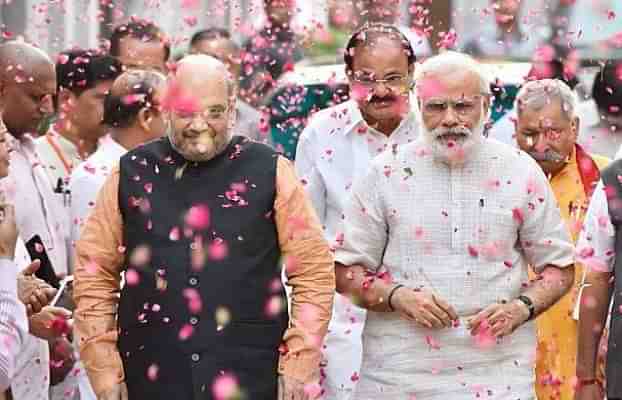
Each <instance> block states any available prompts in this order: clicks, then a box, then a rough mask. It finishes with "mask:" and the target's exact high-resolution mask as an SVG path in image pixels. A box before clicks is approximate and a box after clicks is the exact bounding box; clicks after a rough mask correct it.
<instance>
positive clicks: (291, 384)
mask: <svg viewBox="0 0 622 400" xmlns="http://www.w3.org/2000/svg"><path fill="white" fill-rule="evenodd" d="M313 387H314V385H313V384H309V385H306V384H304V383H302V382H301V381H299V380H297V379H294V378H291V377H288V376H284V375H279V393H278V396H277V400H314V399H317V398H319V395H320V393H318V392H319V391H316V390H314V388H313Z"/></svg>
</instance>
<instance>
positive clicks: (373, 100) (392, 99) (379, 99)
mask: <svg viewBox="0 0 622 400" xmlns="http://www.w3.org/2000/svg"><path fill="white" fill-rule="evenodd" d="M396 100H397V98H396V97H395V96H386V97H377V96H372V97H371V99H369V103H370V104H377V103H383V102H391V103H394V102H395V101H396Z"/></svg>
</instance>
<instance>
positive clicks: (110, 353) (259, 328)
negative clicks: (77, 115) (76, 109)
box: [75, 55, 335, 400]
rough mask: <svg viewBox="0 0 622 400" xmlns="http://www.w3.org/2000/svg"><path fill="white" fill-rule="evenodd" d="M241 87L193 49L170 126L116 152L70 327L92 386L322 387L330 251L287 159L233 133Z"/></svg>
mask: <svg viewBox="0 0 622 400" xmlns="http://www.w3.org/2000/svg"><path fill="white" fill-rule="evenodd" d="M235 96H236V93H235V84H234V82H233V81H232V80H231V79H230V74H229V73H228V72H227V67H226V66H225V65H224V64H222V63H221V62H220V61H218V60H216V59H214V58H212V57H209V56H205V55H192V56H188V57H186V58H184V59H183V60H182V61H181V62H180V63H179V64H178V66H177V69H176V72H175V74H174V75H173V76H172V78H171V83H170V86H169V89H168V92H167V96H166V99H165V101H164V105H165V106H166V107H167V109H168V110H169V114H170V115H169V118H170V129H169V131H168V135H167V137H166V138H163V139H161V140H157V141H155V142H151V143H149V144H147V145H144V146H141V147H138V148H137V149H135V150H133V151H130V152H129V153H128V154H126V155H125V156H123V157H122V158H121V163H120V167H119V168H118V169H115V170H114V171H113V172H112V174H111V175H110V177H109V178H108V179H107V181H106V183H105V184H104V186H103V188H102V189H101V191H100V194H99V197H98V200H97V204H96V206H95V209H94V210H93V212H92V214H91V216H90V217H89V219H88V220H87V222H86V224H85V226H84V229H83V231H82V236H81V238H80V240H79V241H78V243H77V246H76V251H77V255H78V261H77V266H76V274H75V275H76V283H75V300H76V303H77V307H78V308H77V311H76V331H77V334H78V335H79V337H80V341H81V356H82V359H83V360H84V363H85V366H86V368H87V371H88V373H89V376H90V379H91V383H92V384H93V386H94V389H95V393H96V394H97V395H98V396H99V398H102V399H115V400H117V399H125V398H127V395H128V394H129V398H131V399H155V400H158V399H162V400H164V399H170V398H177V399H180V400H181V399H183V400H190V399H197V400H198V399H212V398H226V397H228V396H233V395H238V396H239V395H243V396H244V397H246V398H249V399H274V398H276V397H277V392H278V396H279V397H278V398H279V399H309V398H312V394H314V392H313V390H312V389H314V387H311V386H306V385H307V384H311V383H312V382H313V381H314V380H315V379H317V378H318V377H319V362H320V350H319V349H320V346H321V343H322V340H323V338H324V335H325V333H326V328H327V325H328V321H329V319H330V315H331V311H330V310H331V307H332V300H333V294H334V284H335V281H334V269H333V263H332V256H331V254H330V251H329V247H328V245H327V244H326V242H325V240H324V238H323V237H322V231H321V228H320V226H319V223H318V221H317V217H316V216H315V213H314V211H313V208H312V205H311V204H310V202H309V201H308V200H307V198H306V196H305V193H304V188H303V187H302V185H301V184H300V183H299V182H298V180H297V178H296V175H295V172H294V170H293V168H292V167H291V166H290V164H288V162H287V161H286V160H285V159H283V158H282V157H279V156H278V155H277V154H276V153H275V152H274V151H273V150H271V149H270V148H269V147H267V146H265V145H263V144H260V143H256V142H252V141H249V140H248V139H246V138H242V137H233V136H232V134H231V132H232V125H233V118H234V113H233V112H232V110H233V109H234V108H235ZM119 249H123V250H122V251H120V250H119ZM282 258H284V260H285V264H286V267H287V270H286V273H287V276H288V280H289V282H288V283H289V285H291V286H292V288H293V289H292V309H291V319H289V318H288V313H287V307H286V306H285V304H287V302H286V300H285V292H284V289H283V286H282V284H281V280H280V277H281V271H280V268H279V267H278V265H279V264H280V263H279V260H281V259H282ZM122 270H125V281H126V284H125V286H124V287H123V290H122V291H121V295H120V297H119V295H118V291H119V286H120V273H121V271H122ZM117 307H118V311H117ZM117 313H118V317H117V318H115V317H116V315H115V314H117ZM117 326H118V329H119V330H118V331H117ZM117 332H118V333H117ZM282 341H283V343H282ZM117 346H118V347H117ZM277 372H278V375H279V378H278V385H277ZM277 387H278V389H277ZM223 391H224V392H225V393H228V394H227V395H226V396H224V395H223ZM223 396H224V397H223Z"/></svg>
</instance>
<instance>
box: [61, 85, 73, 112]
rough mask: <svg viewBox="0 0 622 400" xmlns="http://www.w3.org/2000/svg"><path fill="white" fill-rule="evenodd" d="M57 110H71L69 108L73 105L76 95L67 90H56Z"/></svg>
mask: <svg viewBox="0 0 622 400" xmlns="http://www.w3.org/2000/svg"><path fill="white" fill-rule="evenodd" d="M57 99H58V108H59V110H60V111H67V110H68V109H71V106H72V105H74V104H75V100H76V95H75V94H73V93H72V92H71V91H69V90H67V89H62V88H61V89H59V90H58V95H57Z"/></svg>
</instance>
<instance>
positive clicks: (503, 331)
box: [467, 300, 529, 337]
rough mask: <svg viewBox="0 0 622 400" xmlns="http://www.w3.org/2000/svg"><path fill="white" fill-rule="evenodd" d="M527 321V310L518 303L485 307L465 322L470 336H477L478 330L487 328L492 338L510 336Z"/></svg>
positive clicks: (517, 301)
mask: <svg viewBox="0 0 622 400" xmlns="http://www.w3.org/2000/svg"><path fill="white" fill-rule="evenodd" d="M528 319H529V309H528V308H527V306H526V305H525V304H524V303H523V302H521V301H519V300H514V301H511V302H509V303H496V304H492V305H490V306H488V307H486V308H485V309H484V310H483V311H480V312H479V313H477V314H476V315H475V316H474V317H472V318H470V319H469V320H468V321H467V328H468V329H469V330H470V331H471V335H477V333H478V331H479V329H480V328H481V329H484V327H487V329H488V330H489V332H488V333H489V334H490V335H491V336H493V337H503V336H507V335H510V334H511V333H512V332H514V331H515V330H516V328H518V327H519V326H521V325H522V324H524V323H525V322H527V320H528Z"/></svg>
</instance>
